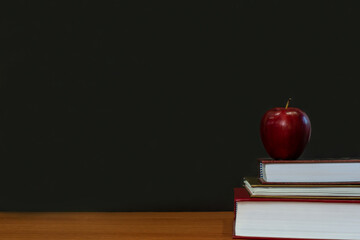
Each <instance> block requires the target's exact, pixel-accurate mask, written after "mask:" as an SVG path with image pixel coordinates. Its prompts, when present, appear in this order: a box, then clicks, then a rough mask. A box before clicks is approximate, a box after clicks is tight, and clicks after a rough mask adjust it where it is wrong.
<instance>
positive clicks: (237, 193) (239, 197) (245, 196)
mask: <svg viewBox="0 0 360 240" xmlns="http://www.w3.org/2000/svg"><path fill="white" fill-rule="evenodd" d="M240 201H258V202H265V201H277V202H289V201H291V202H330V203H356V204H360V200H358V199H355V200H348V199H313V198H310V199H298V198H251V197H250V195H249V193H248V192H247V191H246V189H245V188H235V189H234V223H233V238H234V239H259V240H263V239H270V240H286V239H288V240H326V239H309V238H306V239H303V238H269V237H248V236H236V235H235V220H236V203H237V202H240Z"/></svg>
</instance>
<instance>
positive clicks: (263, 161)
mask: <svg viewBox="0 0 360 240" xmlns="http://www.w3.org/2000/svg"><path fill="white" fill-rule="evenodd" d="M258 162H259V181H260V182H261V183H262V184H284V185H291V184H295V185H296V184H309V185H313V184H314V185H318V184H325V183H324V182H267V181H265V180H264V179H263V178H262V170H263V169H262V168H263V166H264V165H265V164H278V163H286V164H299V163H360V159H351V158H343V159H312V160H311V159H298V160H274V159H270V158H259V159H258ZM326 184H329V185H343V184H360V182H359V181H356V182H326Z"/></svg>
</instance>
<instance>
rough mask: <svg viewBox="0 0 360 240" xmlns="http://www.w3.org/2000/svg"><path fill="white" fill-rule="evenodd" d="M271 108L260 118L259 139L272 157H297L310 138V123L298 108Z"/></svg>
mask: <svg viewBox="0 0 360 240" xmlns="http://www.w3.org/2000/svg"><path fill="white" fill-rule="evenodd" d="M290 100H291V99H289V101H288V102H287V104H286V107H285V108H280V107H279V108H273V109H270V110H269V111H267V112H266V113H265V115H264V116H263V118H262V120H261V125H260V134H261V140H262V142H263V144H264V147H265V149H266V151H267V153H268V154H269V155H270V157H272V158H273V159H297V158H298V157H300V155H301V154H302V152H303V151H304V149H305V147H306V144H307V143H308V142H309V140H310V135H311V123H310V120H309V117H308V116H307V115H306V113H305V112H303V111H301V110H300V109H298V108H293V107H288V105H289V102H290Z"/></svg>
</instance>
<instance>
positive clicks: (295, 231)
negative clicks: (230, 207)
mask: <svg viewBox="0 0 360 240" xmlns="http://www.w3.org/2000/svg"><path fill="white" fill-rule="evenodd" d="M234 204H235V205H234V212H235V216H234V231H233V238H239V239H274V240H275V239H276V240H281V239H292V240H295V239H307V240H310V239H311V240H315V239H316V240H319V239H322V240H324V239H334V240H335V239H336V240H338V239H360V200H334V199H331V200H330V199H291V198H286V199H284V198H281V199H279V198H250V196H249V194H248V192H247V191H246V190H245V189H244V188H236V189H235V190H234Z"/></svg>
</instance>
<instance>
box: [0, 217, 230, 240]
mask: <svg viewBox="0 0 360 240" xmlns="http://www.w3.org/2000/svg"><path fill="white" fill-rule="evenodd" d="M232 224H233V213H232V212H150V213H144V212H131V213H124V212H61V213H60V212H56V213H49V212H21V213H20V212H19V213H17V212H1V213H0V239H6V240H11V239H27V240H33V239H36V240H42V239H46V240H59V239H67V240H73V239H74V240H75V239H76V240H77V239H82V240H83V239H94V240H95V239H96V240H113V239H124V240H127V239H129V240H134V239H142V240H147V239H152V240H155V239H156V240H162V239H175V240H176V239H182V240H187V239H209V240H211V239H217V240H222V239H232Z"/></svg>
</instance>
